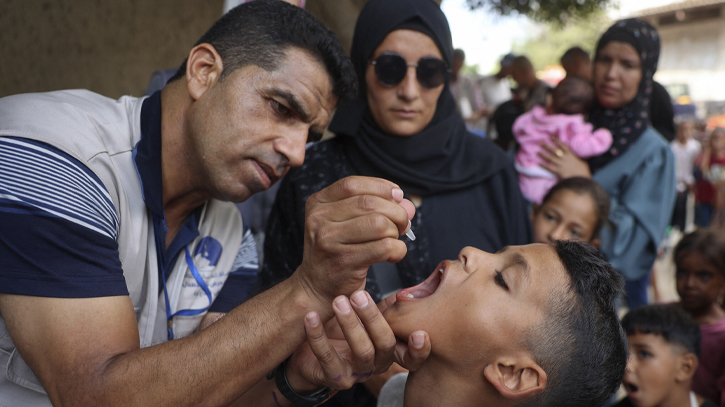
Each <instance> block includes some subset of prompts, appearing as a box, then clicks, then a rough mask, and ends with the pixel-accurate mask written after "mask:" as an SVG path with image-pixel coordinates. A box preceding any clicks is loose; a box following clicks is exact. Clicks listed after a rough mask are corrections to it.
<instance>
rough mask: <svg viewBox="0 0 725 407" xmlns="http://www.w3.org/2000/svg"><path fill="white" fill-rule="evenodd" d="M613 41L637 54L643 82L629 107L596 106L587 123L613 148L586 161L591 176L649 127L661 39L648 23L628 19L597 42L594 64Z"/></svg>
mask: <svg viewBox="0 0 725 407" xmlns="http://www.w3.org/2000/svg"><path fill="white" fill-rule="evenodd" d="M612 41H620V42H625V43H627V44H629V45H631V46H633V47H634V49H636V50H637V53H639V57H640V59H641V66H642V80H641V81H640V82H639V88H638V90H637V95H636V96H635V97H634V99H632V100H631V101H630V102H629V103H628V104H626V105H624V106H622V107H621V108H619V109H606V108H604V107H603V106H601V105H600V104H599V103H598V102H596V104H595V106H594V109H593V110H592V112H591V114H590V116H589V121H590V122H591V123H592V124H593V125H594V128H600V127H604V128H606V129H609V131H611V132H612V140H613V142H612V146H611V147H610V148H609V151H607V152H606V153H604V154H602V155H600V156H597V157H593V158H591V159H590V160H589V166H590V167H591V170H592V172H596V171H597V170H598V169H600V168H602V167H603V166H605V165H607V164H608V163H609V162H610V161H612V160H614V159H615V158H617V157H618V156H619V155H621V154H622V153H624V152H625V151H626V150H627V149H628V148H629V146H631V145H632V144H634V143H635V142H636V141H637V139H639V136H641V135H642V133H644V132H645V130H647V126H648V124H649V104H650V100H651V98H652V88H653V85H654V79H653V76H654V74H655V72H656V71H657V61H658V59H659V57H660V37H659V35H658V34H657V30H656V29H655V28H654V27H652V26H651V25H649V24H648V23H647V22H645V21H642V20H639V19H636V18H630V19H627V20H622V21H618V22H616V23H614V25H612V26H611V27H609V29H608V30H607V31H606V32H605V33H604V34H603V35H602V38H600V39H599V44H597V50H596V53H595V57H594V61H595V64H596V60H597V58H598V57H599V52H600V51H601V50H602V48H604V47H605V46H606V45H607V44H608V43H610V42H612Z"/></svg>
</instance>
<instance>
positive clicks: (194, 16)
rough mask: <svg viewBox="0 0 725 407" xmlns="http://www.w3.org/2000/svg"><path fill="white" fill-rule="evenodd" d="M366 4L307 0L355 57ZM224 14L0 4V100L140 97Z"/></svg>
mask: <svg viewBox="0 0 725 407" xmlns="http://www.w3.org/2000/svg"><path fill="white" fill-rule="evenodd" d="M436 1H437V2H438V3H439V4H440V0H436ZM366 2H367V0H308V1H307V10H309V11H310V12H311V13H312V14H314V15H315V16H317V17H318V18H319V19H320V20H322V22H324V23H325V24H327V25H328V26H329V27H330V28H331V29H332V30H333V31H334V32H335V33H336V34H337V36H338V38H339V39H340V42H341V43H342V44H343V47H344V48H345V50H346V51H348V52H349V50H350V44H351V43H352V34H353V30H354V28H355V21H356V19H357V15H358V14H359V13H360V9H362V7H363V5H364V4H365V3H366ZM222 10H223V0H0V55H2V57H1V58H0V97H2V96H7V95H12V94H16V93H25V92H45V91H51V90H58V89H72V88H85V89H90V90H92V91H95V92H98V93H100V94H103V95H106V96H110V97H113V98H118V97H120V96H123V95H136V96H140V95H142V94H143V92H144V90H145V89H146V86H147V85H148V81H149V78H150V77H151V74H152V73H153V72H154V71H155V70H158V69H167V68H172V67H176V66H178V65H180V64H181V62H182V61H183V60H184V58H185V57H186V55H187V52H188V50H189V49H190V48H191V46H192V45H193V44H194V43H195V42H196V41H197V40H198V39H199V37H201V35H202V34H203V33H204V32H205V31H206V30H207V29H208V28H209V27H210V26H211V25H212V24H213V23H214V21H216V19H218V18H219V17H220V16H221V13H222Z"/></svg>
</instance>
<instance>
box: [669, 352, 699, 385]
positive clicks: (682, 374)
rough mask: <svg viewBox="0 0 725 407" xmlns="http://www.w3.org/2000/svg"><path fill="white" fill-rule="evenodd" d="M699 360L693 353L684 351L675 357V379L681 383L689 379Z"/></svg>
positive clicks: (693, 373)
mask: <svg viewBox="0 0 725 407" xmlns="http://www.w3.org/2000/svg"><path fill="white" fill-rule="evenodd" d="M698 364H699V361H698V360H697V356H695V354H694V353H689V352H688V353H685V354H684V355H682V356H680V357H679V358H678V359H677V371H676V372H675V380H676V381H678V382H680V383H683V382H686V381H690V380H691V379H692V376H694V375H695V371H696V370H697V365H698Z"/></svg>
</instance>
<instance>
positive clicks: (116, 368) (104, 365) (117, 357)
mask: <svg viewBox="0 0 725 407" xmlns="http://www.w3.org/2000/svg"><path fill="white" fill-rule="evenodd" d="M27 300H30V301H32V304H30V305H32V307H45V308H47V307H48V304H46V302H47V301H53V300H55V299H33V298H28V297H26V298H22V297H21V298H18V299H17V301H18V302H17V303H16V304H14V305H15V307H14V308H16V309H23V308H24V307H25V306H26V305H28V304H25V303H24V302H23V301H27ZM55 301H58V300H55ZM106 301H107V300H106ZM53 304H59V305H60V307H59V308H60V309H59V310H58V312H59V313H60V312H62V308H63V303H62V302H61V303H57V302H54V303H53ZM89 304H99V305H101V304H102V303H100V302H91V303H89ZM321 304H322V302H320V301H319V300H317V299H314V298H310V296H309V294H308V293H307V292H306V291H305V290H304V289H302V288H301V287H300V285H299V284H298V282H297V281H296V279H294V278H291V279H290V280H287V281H285V282H283V283H281V284H279V285H278V286H275V287H273V288H272V289H270V290H269V291H267V292H264V293H262V294H260V295H258V296H256V297H254V298H252V299H250V300H249V301H247V302H245V303H244V304H242V305H240V306H239V307H237V308H236V309H234V310H232V311H231V312H230V313H228V314H227V315H226V316H225V317H224V318H222V319H221V320H219V321H217V322H216V323H214V324H212V325H210V326H209V327H208V328H207V329H205V330H203V331H201V332H199V333H196V334H193V335H190V336H188V337H185V338H181V339H177V340H173V341H170V342H167V343H163V344H160V345H155V346H151V347H148V348H143V349H138V348H135V347H137V346H138V337H137V336H136V339H135V341H134V340H129V337H128V335H127V334H126V335H125V336H124V332H128V330H129V329H130V328H131V327H130V326H129V325H131V324H133V323H134V321H133V318H132V317H131V318H130V319H131V321H129V320H128V319H129V318H122V319H121V320H119V319H118V318H115V317H114V315H109V316H108V317H107V318H106V319H107V320H108V322H107V324H109V325H107V327H106V328H105V329H104V328H102V327H100V328H101V329H100V330H98V329H97V330H94V331H90V330H89V331H88V332H86V333H79V332H78V330H77V331H76V335H78V336H75V335H68V336H71V337H73V338H72V339H71V338H68V340H67V341H65V342H68V343H65V342H62V341H61V343H59V344H58V346H59V347H60V349H58V350H56V351H53V350H50V351H44V349H45V348H47V347H48V346H50V345H47V344H44V346H45V348H39V347H37V346H38V342H37V341H33V337H32V335H38V333H39V332H40V331H41V330H38V331H32V332H31V333H30V334H28V333H27V332H26V331H23V330H17V331H15V332H16V333H18V334H19V335H17V336H18V338H17V339H19V341H16V342H17V343H19V344H20V346H18V349H19V350H20V352H21V354H23V356H24V358H26V361H27V362H28V364H29V365H30V366H31V368H32V369H33V370H34V371H35V372H36V375H37V376H38V377H39V378H40V380H41V383H42V384H43V386H44V387H45V388H46V390H47V391H48V395H49V396H50V397H51V401H52V402H53V403H54V405H64V406H66V405H93V406H96V405H106V406H110V405H124V406H127V405H153V406H161V405H174V406H184V405H190V406H200V405H209V406H223V405H228V404H229V403H231V402H232V401H234V400H236V399H238V398H239V397H240V396H241V395H242V394H244V393H245V392H246V391H247V390H248V389H250V388H251V387H252V386H253V385H254V384H255V383H257V382H259V381H260V379H262V378H263V377H264V376H265V375H266V374H267V373H269V371H271V370H272V369H273V368H274V367H275V366H276V365H277V364H279V363H280V362H282V361H283V360H284V359H285V358H286V357H288V356H289V355H290V354H291V353H292V352H293V351H294V350H295V348H296V347H297V346H299V344H300V343H302V341H303V340H304V339H303V338H304V328H303V324H302V321H303V319H304V315H305V314H306V313H307V312H309V311H312V310H314V311H318V312H320V313H321V314H322V313H323V311H324V310H321V309H319V308H323V307H322V306H321ZM32 307H31V308H32ZM98 308H99V309H98V311H97V312H100V313H102V312H103V311H104V309H103V308H102V305H101V306H99V307H98ZM325 308H330V305H329V304H328V305H327V306H326V307H325ZM5 311H8V314H9V313H10V312H11V311H12V310H11V307H6V308H4V309H3V316H4V317H5V316H6V315H5ZM328 314H329V312H328ZM8 316H10V315H8ZM22 316H23V314H22V312H21V313H19V314H18V318H17V319H14V321H15V322H13V323H11V324H9V328H11V325H15V324H18V323H22ZM58 318H59V315H56V314H53V315H50V316H49V319H52V320H58ZM72 318H73V316H72V315H71V316H69V320H68V321H67V322H69V323H73V324H74V326H75V322H76V321H75V320H73V319H72ZM114 321H116V322H115V323H114ZM31 322H32V321H31ZM92 325H93V324H92ZM113 327H115V328H113ZM114 330H115V332H114ZM10 333H11V336H12V334H13V329H11V330H10ZM54 337H56V338H62V337H63V336H62V335H57V334H56V335H55V336H54ZM14 339H16V338H14ZM71 341H72V342H74V343H75V345H72V344H71V343H69V342H71ZM41 342H42V340H41ZM134 342H135V345H133V343H134ZM33 343H35V344H36V345H30V346H23V344H26V345H27V344H33ZM79 343H80V344H86V345H81V346H79V345H78V344H79ZM98 344H102V345H98ZM74 348H75V349H74ZM81 348H82V349H81ZM134 348H135V349H134ZM124 349H125V350H124ZM26 355H27V357H26ZM39 355H40V357H39ZM43 355H44V356H43Z"/></svg>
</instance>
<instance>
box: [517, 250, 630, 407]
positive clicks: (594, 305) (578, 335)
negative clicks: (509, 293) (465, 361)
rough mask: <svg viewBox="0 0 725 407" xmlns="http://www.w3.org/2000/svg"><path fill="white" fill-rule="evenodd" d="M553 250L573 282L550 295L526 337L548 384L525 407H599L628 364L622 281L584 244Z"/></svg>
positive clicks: (613, 390) (617, 386) (619, 381)
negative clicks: (621, 310) (618, 307)
mask: <svg viewBox="0 0 725 407" xmlns="http://www.w3.org/2000/svg"><path fill="white" fill-rule="evenodd" d="M554 248H555V250H556V252H557V254H558V255H559V259H560V260H561V262H562V264H563V265H564V268H565V269H566V270H567V272H568V274H569V277H570V278H571V283H570V284H569V286H568V287H563V288H562V290H561V292H560V293H559V294H557V295H553V296H552V297H551V299H550V302H549V307H548V310H547V315H546V317H545V320H544V322H543V323H542V324H541V325H540V326H538V327H536V328H535V329H534V331H533V332H532V334H531V335H529V337H528V341H529V349H531V350H532V352H533V355H534V359H535V360H536V362H537V363H538V364H539V366H541V368H542V369H544V371H545V372H546V375H547V381H546V388H545V389H544V391H543V392H541V393H540V394H538V395H536V396H534V397H532V398H531V399H529V400H527V401H526V402H524V403H523V404H522V405H523V406H537V407H568V406H571V407H579V406H601V405H603V404H604V403H605V402H606V401H607V400H608V399H609V397H611V395H612V394H614V392H615V391H617V389H618V388H619V385H620V383H621V382H622V377H623V376H624V369H625V367H626V366H627V338H626V337H625V335H624V332H623V331H622V327H621V325H620V324H619V318H618V317H617V310H616V304H615V302H616V299H617V297H619V296H620V295H621V293H622V289H623V287H624V278H623V277H622V276H621V275H620V274H619V273H618V272H617V271H616V270H614V268H612V266H611V265H610V264H609V263H607V261H606V260H605V259H604V256H603V255H602V254H601V253H600V252H599V251H598V250H597V249H595V248H593V247H592V246H590V245H588V244H586V243H583V242H578V241H569V240H560V241H557V242H556V243H554Z"/></svg>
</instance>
